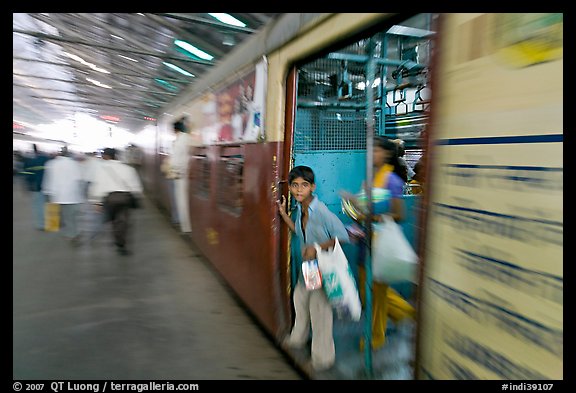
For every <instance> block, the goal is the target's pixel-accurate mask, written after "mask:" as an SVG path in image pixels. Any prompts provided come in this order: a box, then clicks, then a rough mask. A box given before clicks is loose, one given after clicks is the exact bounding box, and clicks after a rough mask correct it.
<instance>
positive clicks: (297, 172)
mask: <svg viewBox="0 0 576 393" xmlns="http://www.w3.org/2000/svg"><path fill="white" fill-rule="evenodd" d="M299 177H301V178H302V179H304V180H306V181H307V182H308V183H310V184H314V171H313V170H312V168H310V167H309V166H305V165H298V166H295V167H294V168H292V170H291V171H290V173H289V174H288V184H292V182H293V181H294V179H297V178H299Z"/></svg>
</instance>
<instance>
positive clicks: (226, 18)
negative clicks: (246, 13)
mask: <svg viewBox="0 0 576 393" xmlns="http://www.w3.org/2000/svg"><path fill="white" fill-rule="evenodd" d="M208 15H210V16H211V17H213V18H216V19H218V20H219V21H220V22H222V23H226V24H227V25H230V26H238V27H246V23H244V22H241V21H239V20H238V19H236V18H234V17H233V16H232V15H230V14H224V13H212V14H211V13H208Z"/></svg>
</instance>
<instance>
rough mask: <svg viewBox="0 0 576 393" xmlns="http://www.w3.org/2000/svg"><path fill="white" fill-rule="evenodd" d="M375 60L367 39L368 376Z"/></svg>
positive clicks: (368, 367) (369, 363)
mask: <svg viewBox="0 0 576 393" xmlns="http://www.w3.org/2000/svg"><path fill="white" fill-rule="evenodd" d="M375 66H376V62H375V59H374V41H373V38H370V40H369V41H368V62H367V63H366V79H367V81H366V82H367V83H366V199H367V202H368V216H367V217H365V222H364V227H365V229H366V247H367V248H366V253H365V255H366V258H365V260H364V269H365V271H366V282H365V287H364V288H365V292H364V293H365V294H366V297H365V298H366V310H365V316H366V318H365V320H364V327H365V329H364V331H365V333H364V359H365V364H366V372H367V374H368V376H369V377H372V375H373V373H374V372H373V369H372V263H371V260H372V216H373V215H374V205H373V203H372V178H373V176H374V174H373V169H372V162H373V157H372V151H373V146H374V90H373V88H372V84H373V83H374V74H375V72H374V70H375Z"/></svg>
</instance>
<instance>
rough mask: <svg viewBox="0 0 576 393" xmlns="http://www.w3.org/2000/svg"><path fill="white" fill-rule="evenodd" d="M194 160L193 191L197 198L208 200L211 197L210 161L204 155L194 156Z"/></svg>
mask: <svg viewBox="0 0 576 393" xmlns="http://www.w3.org/2000/svg"><path fill="white" fill-rule="evenodd" d="M192 160H193V166H192V168H193V170H192V173H191V175H192V176H191V178H192V179H191V180H192V187H191V190H192V192H193V193H194V194H195V195H196V196H199V197H202V198H206V199H208V198H209V197H210V160H208V157H206V155H202V154H197V155H194V156H192Z"/></svg>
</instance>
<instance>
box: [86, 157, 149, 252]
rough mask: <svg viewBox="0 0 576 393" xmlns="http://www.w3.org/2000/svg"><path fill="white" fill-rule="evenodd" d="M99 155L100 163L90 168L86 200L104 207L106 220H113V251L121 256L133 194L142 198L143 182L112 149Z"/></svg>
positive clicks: (124, 250) (124, 245) (126, 234)
mask: <svg viewBox="0 0 576 393" xmlns="http://www.w3.org/2000/svg"><path fill="white" fill-rule="evenodd" d="M102 158H103V161H102V162H101V163H100V165H98V166H97V167H95V168H93V169H94V172H93V173H92V181H91V184H90V187H89V189H88V199H89V201H90V202H91V203H94V204H96V205H102V206H103V209H104V215H105V217H106V220H107V221H110V222H112V230H113V235H114V244H115V245H116V250H117V251H118V253H119V254H120V255H129V254H131V251H130V250H128V248H127V241H128V232H129V227H130V225H129V224H130V209H131V206H132V195H134V196H135V197H136V198H140V197H141V195H142V191H143V188H142V183H141V181H140V177H139V176H138V172H136V170H135V169H134V168H133V167H131V166H130V165H127V164H124V163H123V162H121V161H118V160H117V159H116V150H115V149H110V148H107V149H104V152H103V154H102Z"/></svg>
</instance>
